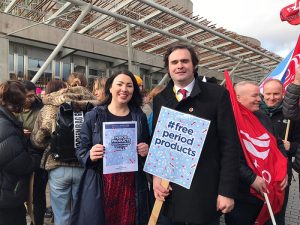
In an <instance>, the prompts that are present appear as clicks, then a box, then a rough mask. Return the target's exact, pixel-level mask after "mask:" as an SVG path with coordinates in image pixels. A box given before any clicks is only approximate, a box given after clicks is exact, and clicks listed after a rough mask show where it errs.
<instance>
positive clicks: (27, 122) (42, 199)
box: [19, 80, 48, 225]
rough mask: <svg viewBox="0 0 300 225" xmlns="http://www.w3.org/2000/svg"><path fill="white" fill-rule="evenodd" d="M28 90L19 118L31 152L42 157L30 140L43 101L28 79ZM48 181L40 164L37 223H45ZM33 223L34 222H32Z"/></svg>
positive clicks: (36, 181)
mask: <svg viewBox="0 0 300 225" xmlns="http://www.w3.org/2000/svg"><path fill="white" fill-rule="evenodd" d="M22 83H23V85H24V87H25V90H26V100H25V105H24V109H23V112H21V113H20V114H19V120H20V121H21V122H23V128H24V134H25V136H26V137H27V144H28V148H29V150H30V151H31V154H34V155H35V156H37V158H39V159H41V158H42V155H41V153H40V151H39V150H35V149H34V148H33V147H32V145H31V142H30V134H31V132H32V130H33V127H34V123H35V120H36V118H37V115H38V113H39V111H40V109H41V108H42V107H43V104H42V101H41V100H40V99H39V98H38V97H37V95H36V86H35V85H34V84H33V83H32V82H30V81H28V80H24V81H22ZM47 181H48V176H47V172H46V171H45V170H43V169H41V168H39V164H38V165H37V166H36V168H35V171H34V183H33V193H32V195H33V196H32V197H33V216H34V224H35V225H43V224H44V215H45V211H46V192H45V191H46V185H47ZM32 224H33V223H32Z"/></svg>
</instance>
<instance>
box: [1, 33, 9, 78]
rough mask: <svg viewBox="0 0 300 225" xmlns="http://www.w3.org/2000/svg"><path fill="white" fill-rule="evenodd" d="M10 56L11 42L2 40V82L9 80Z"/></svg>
mask: <svg viewBox="0 0 300 225" xmlns="http://www.w3.org/2000/svg"><path fill="white" fill-rule="evenodd" d="M8 54H9V41H8V39H6V38H0V82H3V81H5V80H8V79H9V73H8V67H9V64H8Z"/></svg>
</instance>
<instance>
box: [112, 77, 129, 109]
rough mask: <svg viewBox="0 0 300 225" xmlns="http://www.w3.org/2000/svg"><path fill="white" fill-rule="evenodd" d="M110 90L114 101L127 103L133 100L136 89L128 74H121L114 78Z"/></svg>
mask: <svg viewBox="0 0 300 225" xmlns="http://www.w3.org/2000/svg"><path fill="white" fill-rule="evenodd" d="M109 91H110V93H111V95H112V101H113V102H115V103H118V104H127V103H128V102H129V101H130V100H131V98H132V94H133V91H134V87H133V82H132V80H131V78H130V77H129V76H128V75H126V74H119V75H118V76H116V77H115V79H114V80H113V83H112V85H111V88H110V89H109Z"/></svg>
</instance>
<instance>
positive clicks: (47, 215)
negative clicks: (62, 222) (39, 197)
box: [44, 206, 53, 218]
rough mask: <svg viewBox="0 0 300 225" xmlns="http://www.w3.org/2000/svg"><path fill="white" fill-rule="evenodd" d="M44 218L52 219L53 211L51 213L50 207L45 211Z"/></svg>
mask: <svg viewBox="0 0 300 225" xmlns="http://www.w3.org/2000/svg"><path fill="white" fill-rule="evenodd" d="M44 217H45V218H52V217H53V211H52V207H51V206H50V207H49V208H47V209H46V212H45V216H44Z"/></svg>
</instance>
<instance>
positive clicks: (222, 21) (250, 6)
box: [192, 0, 300, 57]
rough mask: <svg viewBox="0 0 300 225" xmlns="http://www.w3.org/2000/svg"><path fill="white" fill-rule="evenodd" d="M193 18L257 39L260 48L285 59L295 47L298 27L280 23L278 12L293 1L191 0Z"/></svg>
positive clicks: (299, 27)
mask: <svg viewBox="0 0 300 225" xmlns="http://www.w3.org/2000/svg"><path fill="white" fill-rule="evenodd" d="M192 2H193V5H194V15H199V16H202V17H205V18H206V19H208V20H209V21H212V23H211V24H216V26H217V27H224V28H225V29H227V30H230V31H233V32H235V33H238V34H241V35H246V36H250V37H253V38H256V39H258V40H259V41H260V42H261V44H262V47H263V48H266V49H268V50H269V51H272V52H275V53H277V54H278V55H280V56H282V57H285V56H286V55H287V54H288V52H290V51H291V50H292V48H294V47H295V44H296V41H297V38H298V35H299V33H300V25H298V26H293V25H290V24H289V23H287V22H282V21H281V20H280V16H279V13H280V10H281V9H282V8H283V7H285V6H287V5H289V4H292V3H294V0H289V1H287V0H247V1H245V0H226V1H225V0H217V1H213V0H192Z"/></svg>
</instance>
